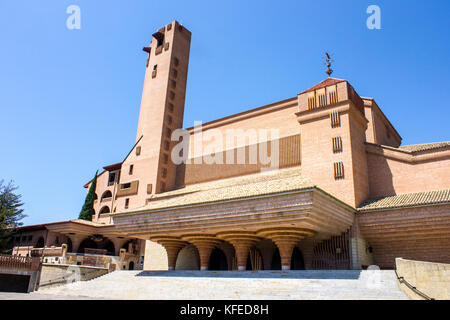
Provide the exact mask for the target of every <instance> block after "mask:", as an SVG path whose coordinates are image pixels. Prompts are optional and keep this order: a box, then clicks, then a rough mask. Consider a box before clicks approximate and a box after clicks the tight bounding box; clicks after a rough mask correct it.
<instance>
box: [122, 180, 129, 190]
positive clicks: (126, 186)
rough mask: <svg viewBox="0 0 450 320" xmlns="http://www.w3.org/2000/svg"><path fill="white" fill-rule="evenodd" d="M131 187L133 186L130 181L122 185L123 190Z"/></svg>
mask: <svg viewBox="0 0 450 320" xmlns="http://www.w3.org/2000/svg"><path fill="white" fill-rule="evenodd" d="M130 188H131V183H130V182H128V183H124V184H122V185H121V186H120V189H121V190H125V189H130Z"/></svg>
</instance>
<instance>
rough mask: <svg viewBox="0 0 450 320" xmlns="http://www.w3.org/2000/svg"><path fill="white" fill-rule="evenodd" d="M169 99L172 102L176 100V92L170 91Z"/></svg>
mask: <svg viewBox="0 0 450 320" xmlns="http://www.w3.org/2000/svg"><path fill="white" fill-rule="evenodd" d="M169 98H170V100H173V99H175V92H173V91H170V92H169Z"/></svg>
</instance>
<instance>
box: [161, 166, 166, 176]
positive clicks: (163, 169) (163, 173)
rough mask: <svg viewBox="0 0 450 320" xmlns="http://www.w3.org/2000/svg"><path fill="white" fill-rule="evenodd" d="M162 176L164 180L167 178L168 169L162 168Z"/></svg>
mask: <svg viewBox="0 0 450 320" xmlns="http://www.w3.org/2000/svg"><path fill="white" fill-rule="evenodd" d="M161 176H162V177H163V178H165V177H167V169H166V168H162V170H161Z"/></svg>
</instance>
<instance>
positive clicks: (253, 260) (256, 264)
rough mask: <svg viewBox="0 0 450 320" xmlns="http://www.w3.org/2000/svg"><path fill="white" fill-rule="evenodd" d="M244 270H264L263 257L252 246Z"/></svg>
mask: <svg viewBox="0 0 450 320" xmlns="http://www.w3.org/2000/svg"><path fill="white" fill-rule="evenodd" d="M245 269H246V270H250V271H257V270H264V260H263V256H262V254H261V251H260V250H259V249H258V248H257V247H256V246H253V247H252V248H251V249H250V251H249V253H248V257H247V266H246V268H245Z"/></svg>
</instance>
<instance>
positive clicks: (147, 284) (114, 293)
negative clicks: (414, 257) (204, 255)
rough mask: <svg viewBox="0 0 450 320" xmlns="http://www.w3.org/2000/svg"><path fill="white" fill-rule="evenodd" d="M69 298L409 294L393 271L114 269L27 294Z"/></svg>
mask: <svg viewBox="0 0 450 320" xmlns="http://www.w3.org/2000/svg"><path fill="white" fill-rule="evenodd" d="M44 295H45V297H46V296H49V295H55V296H56V297H67V298H68V299H72V298H73V297H75V298H77V299H83V298H86V297H89V298H91V299H92V298H94V299H156V300H172V299H182V300H214V299H224V300H228V299H246V300H258V299H267V300H272V299H277V300H286V299H294V300H316V299H333V300H336V299H337V300H347V299H352V300H353V299H360V300H378V299H388V300H397V299H407V297H406V295H405V294H404V293H403V292H402V291H401V290H400V289H399V287H398V284H397V279H396V276H395V272H394V271H390V270H381V271H380V270H377V271H367V270H365V271H358V270H334V271H319V270H318V271H259V272H251V271H116V272H113V273H110V274H107V275H105V276H102V277H100V278H97V279H94V280H90V281H83V282H75V283H70V284H66V285H63V286H58V287H53V288H44V289H41V290H39V291H38V292H37V293H32V294H30V296H35V297H36V298H37V299H39V298H40V297H44Z"/></svg>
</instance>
